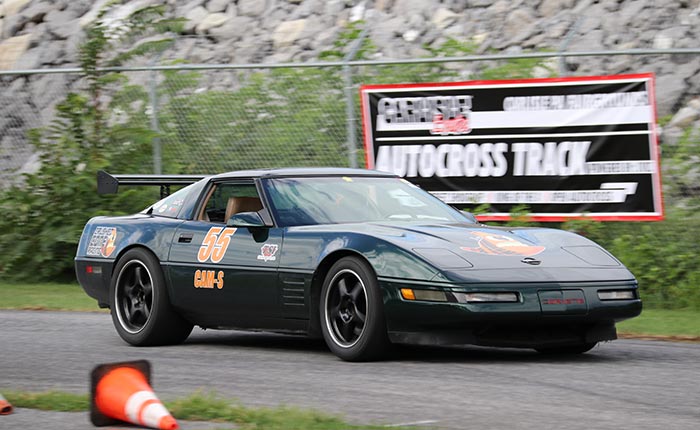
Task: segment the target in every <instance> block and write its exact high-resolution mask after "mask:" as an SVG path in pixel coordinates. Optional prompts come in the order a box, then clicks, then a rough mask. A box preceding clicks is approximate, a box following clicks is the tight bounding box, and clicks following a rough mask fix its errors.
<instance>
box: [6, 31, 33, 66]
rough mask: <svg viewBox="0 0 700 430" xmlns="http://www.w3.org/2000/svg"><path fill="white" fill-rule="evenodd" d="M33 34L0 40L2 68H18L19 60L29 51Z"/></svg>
mask: <svg viewBox="0 0 700 430" xmlns="http://www.w3.org/2000/svg"><path fill="white" fill-rule="evenodd" d="M31 37H32V36H31V34H25V35H23V36H15V37H11V38H9V39H6V40H3V41H0V70H12V69H15V68H16V63H17V60H18V59H19V58H20V57H22V56H23V55H24V53H25V52H27V49H28V48H29V41H30V39H31Z"/></svg>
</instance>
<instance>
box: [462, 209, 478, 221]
mask: <svg viewBox="0 0 700 430" xmlns="http://www.w3.org/2000/svg"><path fill="white" fill-rule="evenodd" d="M462 214H463V215H464V216H465V217H467V219H468V220H469V221H471V222H473V223H474V224H479V221H478V220H477V219H476V217H475V216H474V214H473V213H471V212H467V211H462Z"/></svg>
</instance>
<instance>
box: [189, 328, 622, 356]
mask: <svg viewBox="0 0 700 430" xmlns="http://www.w3.org/2000/svg"><path fill="white" fill-rule="evenodd" d="M185 343H186V344H188V345H208V346H215V345H219V346H225V347H237V348H240V347H243V348H256V349H262V350H271V351H272V350H275V351H279V350H284V351H289V352H310V353H318V354H324V355H326V354H327V355H329V356H332V353H331V352H330V351H329V350H328V348H327V347H326V345H325V343H324V342H323V339H312V338H308V337H305V336H295V335H285V334H276V333H262V332H240V331H219V330H208V331H200V332H198V333H196V334H195V335H193V336H191V337H190V338H189V339H188V340H187V341H186V342H185ZM610 348H611V346H610V344H605V345H603V346H597V347H595V348H593V349H592V350H591V351H589V352H588V353H585V354H540V353H538V352H537V351H535V350H532V349H524V348H490V347H480V346H472V345H468V346H454V347H444V346H416V345H392V347H391V351H389V353H388V355H387V357H386V359H385V361H398V362H405V361H414V362H420V361H423V362H431V363H440V362H444V363H449V362H456V363H465V362H469V363H480V362H488V363H494V362H502V363H507V362H517V363H523V362H532V363H555V362H561V363H566V362H578V363H596V362H615V361H618V360H619V359H620V357H618V356H617V355H615V354H609V353H607V352H608V351H611V349H610Z"/></svg>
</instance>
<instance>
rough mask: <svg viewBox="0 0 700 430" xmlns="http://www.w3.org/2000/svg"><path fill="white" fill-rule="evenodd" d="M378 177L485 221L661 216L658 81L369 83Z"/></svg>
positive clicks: (366, 107)
mask: <svg viewBox="0 0 700 430" xmlns="http://www.w3.org/2000/svg"><path fill="white" fill-rule="evenodd" d="M360 91H361V98H362V119H363V126H364V133H365V153H366V161H367V168H368V169H376V170H381V171H387V172H393V173H395V174H397V175H399V176H402V177H405V178H406V179H408V180H409V181H411V182H413V183H415V184H417V185H419V186H421V187H422V188H424V189H426V190H428V191H430V192H432V193H433V194H434V195H436V196H437V197H439V198H441V199H442V200H443V201H445V202H447V203H449V204H452V205H454V206H456V207H458V208H467V209H468V208H472V207H475V206H477V205H481V204H488V205H489V206H490V207H491V209H492V211H493V212H492V213H490V214H487V215H482V216H479V219H480V220H482V221H489V220H491V221H493V220H505V219H508V218H509V213H510V210H511V209H512V208H513V207H515V206H519V205H527V206H528V207H529V208H530V210H531V216H532V217H533V218H534V219H536V220H540V221H562V220H566V219H570V218H572V217H581V216H588V217H591V218H593V219H597V220H604V221H611V220H639V221H642V220H643V221H651V220H660V219H662V218H663V208H662V198H661V184H660V176H659V155H658V148H657V139H656V131H655V124H656V110H655V103H654V76H653V75H652V74H637V75H621V76H593V77H575V78H556V79H528V80H516V81H473V82H454V83H431V84H402V85H365V86H363V87H362V88H361V90H360Z"/></svg>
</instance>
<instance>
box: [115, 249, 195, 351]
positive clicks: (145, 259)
mask: <svg viewBox="0 0 700 430" xmlns="http://www.w3.org/2000/svg"><path fill="white" fill-rule="evenodd" d="M109 304H110V309H111V313H112V322H113V323H114V327H115V328H116V329H117V333H119V336H121V338H122V339H124V340H125V341H126V342H127V343H129V344H131V345H135V346H155V345H172V344H178V343H182V342H183V341H184V340H185V339H187V336H189V334H190V332H192V328H193V325H192V324H191V323H190V322H188V321H186V320H185V319H184V318H182V317H181V316H180V315H178V314H177V313H176V312H175V311H174V310H173V309H172V307H171V305H170V300H169V298H168V291H167V288H166V285H165V278H164V276H163V271H162V270H161V268H160V263H159V262H158V259H157V258H156V257H155V256H154V255H153V254H152V253H150V252H149V251H147V250H145V249H143V248H134V249H131V250H129V251H127V252H126V253H125V254H124V256H122V258H121V259H120V260H119V262H118V263H117V266H116V267H115V270H114V274H113V275H112V282H111V283H110V288H109Z"/></svg>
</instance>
